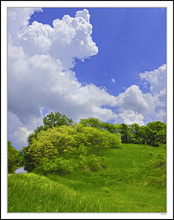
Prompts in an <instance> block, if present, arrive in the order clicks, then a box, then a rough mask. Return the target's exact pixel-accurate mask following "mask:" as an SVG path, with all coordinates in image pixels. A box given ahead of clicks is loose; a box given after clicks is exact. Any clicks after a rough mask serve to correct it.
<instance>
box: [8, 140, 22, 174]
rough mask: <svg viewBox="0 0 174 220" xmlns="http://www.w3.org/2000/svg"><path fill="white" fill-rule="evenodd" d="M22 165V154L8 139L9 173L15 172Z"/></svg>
mask: <svg viewBox="0 0 174 220" xmlns="http://www.w3.org/2000/svg"><path fill="white" fill-rule="evenodd" d="M19 167H20V154H19V151H17V150H16V149H15V148H14V147H13V146H12V145H11V142H10V141H8V173H15V170H16V169H18V168H19Z"/></svg>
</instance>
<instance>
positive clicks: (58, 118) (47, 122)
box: [43, 112, 73, 128]
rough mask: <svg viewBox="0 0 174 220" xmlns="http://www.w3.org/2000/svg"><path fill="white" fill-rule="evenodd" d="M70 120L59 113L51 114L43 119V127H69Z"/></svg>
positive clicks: (71, 121)
mask: <svg viewBox="0 0 174 220" xmlns="http://www.w3.org/2000/svg"><path fill="white" fill-rule="evenodd" d="M72 123H73V120H72V119H69V118H68V117H67V116H66V115H62V114H60V113H59V112H55V114H53V113H52V112H51V113H50V114H48V115H46V116H45V117H44V118H43V124H44V127H48V128H52V127H56V126H61V125H71V124H72Z"/></svg>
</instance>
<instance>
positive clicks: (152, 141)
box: [119, 121, 166, 147]
mask: <svg viewBox="0 0 174 220" xmlns="http://www.w3.org/2000/svg"><path fill="white" fill-rule="evenodd" d="M119 129H120V133H121V139H122V143H136V144H148V145H151V146H155V147H158V146H160V145H161V144H165V143H166V124H165V123H163V122H160V121H154V122H150V123H148V124H147V125H146V126H144V125H143V126H139V125H138V124H132V125H126V124H124V123H122V124H121V125H120V126H119Z"/></svg>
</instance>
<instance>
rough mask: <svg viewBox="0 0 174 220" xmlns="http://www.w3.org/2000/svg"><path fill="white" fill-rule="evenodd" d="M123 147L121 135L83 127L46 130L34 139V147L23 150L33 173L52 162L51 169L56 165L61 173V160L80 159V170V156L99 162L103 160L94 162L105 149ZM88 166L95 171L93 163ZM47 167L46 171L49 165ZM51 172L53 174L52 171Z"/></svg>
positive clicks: (80, 125) (25, 164)
mask: <svg viewBox="0 0 174 220" xmlns="http://www.w3.org/2000/svg"><path fill="white" fill-rule="evenodd" d="M120 144H121V139H120V135H119V134H112V133H110V132H108V131H106V130H101V129H99V128H95V127H89V126H86V127H85V126H83V125H82V124H78V125H74V126H67V125H62V126H59V127H52V128H49V129H48V130H46V131H44V130H42V131H40V132H39V133H38V134H37V139H33V140H32V142H31V143H30V145H29V146H28V147H26V148H24V149H23V155H24V157H23V164H24V169H25V170H28V171H31V170H33V169H34V168H36V167H38V166H43V164H48V163H50V164H52V165H50V166H53V167H54V169H55V170H56V166H57V171H58V172H59V171H60V172H61V170H62V168H61V169H59V168H60V167H59V165H60V163H59V165H58V163H57V161H58V160H60V161H66V160H68V159H71V158H76V159H77V162H76V167H78V162H79V158H80V157H79V156H80V155H82V156H83V158H85V160H89V161H91V163H92V159H93V161H94V160H95V161H98V162H99V161H100V159H99V158H98V159H97V158H96V159H94V157H98V156H99V155H100V152H101V150H102V149H105V148H111V147H112V148H114V147H119V146H120ZM90 155H93V157H91V156H90ZM60 158H61V159H60ZM57 159H58V160H57ZM55 161H56V162H55ZM60 161H59V162H60ZM98 162H96V168H92V169H93V170H95V169H98V167H99V166H98V165H97V163H98ZM53 164H54V165H53ZM55 164H57V165H55ZM84 164H85V166H88V165H89V169H91V167H90V163H86V162H85V163H84ZM43 167H44V169H46V168H45V166H43ZM66 169H67V170H68V169H69V168H65V170H66ZM92 169H91V170H92ZM48 172H49V169H48ZM50 172H52V171H51V170H50Z"/></svg>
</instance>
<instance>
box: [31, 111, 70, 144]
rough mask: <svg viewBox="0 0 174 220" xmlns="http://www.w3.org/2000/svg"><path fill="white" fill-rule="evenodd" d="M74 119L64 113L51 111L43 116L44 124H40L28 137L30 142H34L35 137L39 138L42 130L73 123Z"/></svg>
mask: <svg viewBox="0 0 174 220" xmlns="http://www.w3.org/2000/svg"><path fill="white" fill-rule="evenodd" d="M72 123H73V120H72V119H70V118H68V117H67V116H66V115H62V114H60V113H59V112H55V114H54V113H53V112H51V113H50V114H48V115H46V116H45V117H44V118H43V126H39V127H37V128H36V129H35V130H34V133H32V134H30V135H29V137H28V144H31V143H32V140H33V139H37V135H38V134H39V133H40V132H41V131H46V130H48V129H49V128H52V127H58V126H61V125H71V124H72Z"/></svg>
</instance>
